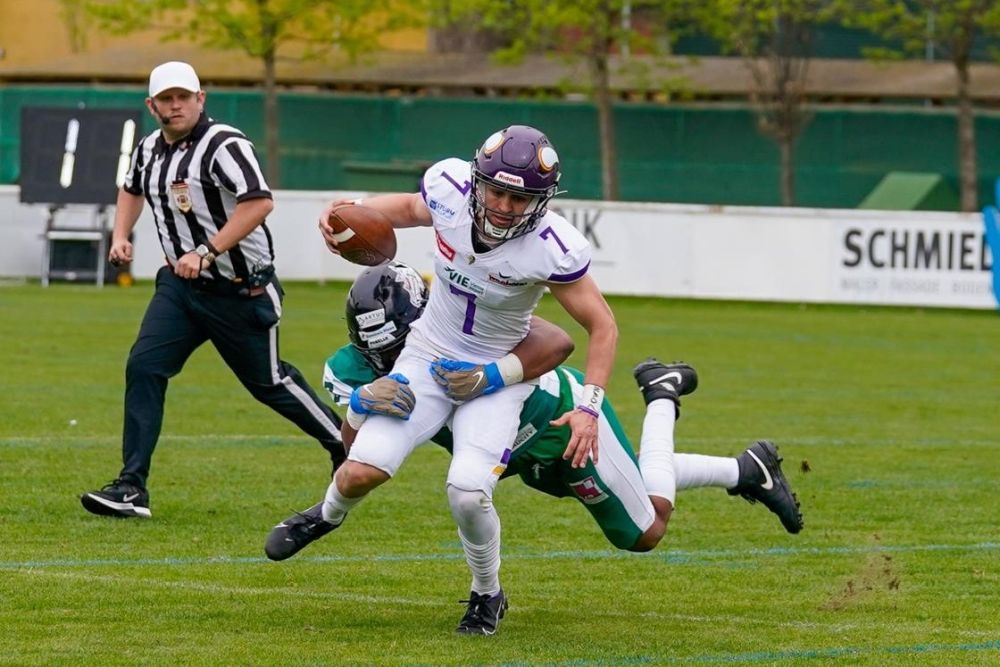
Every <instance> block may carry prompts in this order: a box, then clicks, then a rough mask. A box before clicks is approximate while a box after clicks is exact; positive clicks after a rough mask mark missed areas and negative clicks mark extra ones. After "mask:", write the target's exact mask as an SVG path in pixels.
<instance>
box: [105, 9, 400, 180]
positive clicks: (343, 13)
mask: <svg viewBox="0 0 1000 667" xmlns="http://www.w3.org/2000/svg"><path fill="white" fill-rule="evenodd" d="M390 2H391V0H146V1H145V2H136V1H135V0H89V2H88V3H87V11H88V14H89V15H90V16H92V17H94V19H95V20H96V21H97V23H98V25H99V26H100V27H101V28H103V29H105V30H108V31H109V32H112V33H114V34H127V33H131V32H136V31H139V30H149V29H152V30H155V31H158V32H160V33H162V35H163V39H164V40H191V41H194V42H195V43H197V44H199V45H201V46H206V47H210V48H217V49H222V50H227V51H242V52H243V53H245V54H246V55H248V56H250V57H252V58H255V59H257V60H259V61H260V63H261V67H262V75H263V82H264V125H265V141H264V144H265V154H266V156H267V167H266V169H267V178H268V181H269V182H270V184H271V186H272V187H277V186H279V185H280V173H279V169H280V162H281V161H280V152H279V148H278V96H277V77H276V72H275V65H276V63H277V60H278V57H279V53H280V55H281V56H282V57H288V58H291V59H300V60H308V59H319V58H323V57H324V56H326V55H327V54H329V53H330V52H332V51H334V50H337V51H340V52H342V53H344V54H346V55H347V56H348V57H349V58H352V59H353V58H355V57H356V56H358V55H360V54H361V53H364V52H367V51H370V50H372V49H373V48H375V47H376V46H377V44H378V37H379V35H380V34H381V33H382V32H383V31H385V30H391V29H393V28H395V27H399V26H401V25H403V24H404V23H405V22H406V21H409V20H412V17H411V16H409V15H407V14H406V13H405V12H401V11H397V10H398V8H394V11H388V6H389V4H390Z"/></svg>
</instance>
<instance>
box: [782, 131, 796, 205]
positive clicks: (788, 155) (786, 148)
mask: <svg viewBox="0 0 1000 667" xmlns="http://www.w3.org/2000/svg"><path fill="white" fill-rule="evenodd" d="M778 148H779V149H780V150H781V205H782V206H795V138H794V137H790V136H787V135H784V134H783V135H782V136H781V137H780V138H779V139H778Z"/></svg>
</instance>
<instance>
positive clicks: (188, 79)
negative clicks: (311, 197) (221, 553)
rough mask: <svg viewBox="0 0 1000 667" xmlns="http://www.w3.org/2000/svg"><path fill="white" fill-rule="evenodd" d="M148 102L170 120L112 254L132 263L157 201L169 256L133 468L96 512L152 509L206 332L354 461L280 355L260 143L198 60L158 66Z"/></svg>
mask: <svg viewBox="0 0 1000 667" xmlns="http://www.w3.org/2000/svg"><path fill="white" fill-rule="evenodd" d="M146 107H147V108H148V109H149V112H150V113H151V114H152V115H153V117H154V118H156V120H157V123H158V125H159V128H160V129H158V130H157V131H155V132H153V133H152V134H150V135H149V136H147V137H145V138H143V140H142V141H141V142H140V143H139V145H138V146H137V147H136V149H135V152H134V153H133V154H132V163H131V166H130V169H129V173H128V174H127V176H126V177H125V182H124V184H123V186H122V188H121V189H120V190H119V192H118V201H117V208H116V211H115V226H114V231H113V232H112V240H111V250H110V252H109V257H108V259H109V261H110V262H112V263H113V264H124V263H128V262H131V261H132V244H131V243H130V242H129V236H130V235H131V233H132V230H133V228H134V227H135V224H136V222H137V221H138V219H139V215H140V214H141V213H142V210H143V206H144V202H148V203H149V206H150V208H151V209H152V211H153V218H154V220H155V222H156V229H157V232H159V237H160V244H161V245H162V246H163V253H164V255H165V256H166V265H165V266H163V267H162V268H161V269H160V270H159V272H158V273H157V274H156V291H155V293H154V294H153V298H152V300H150V302H149V305H148V306H147V308H146V314H145V316H144V317H143V320H142V324H141V326H140V327H139V335H138V337H137V338H136V341H135V343H134V344H133V345H132V350H131V352H129V357H128V365H127V367H126V370H125V425H124V434H123V438H122V460H123V462H124V465H123V466H122V469H121V472H120V473H119V474H118V478H117V479H115V480H114V481H113V482H111V483H109V484H108V485H106V486H105V487H104V488H102V489H101V490H99V491H91V492H89V493H85V494H84V495H83V496H81V498H80V500H81V502H82V503H83V506H84V507H85V508H86V509H87V510H88V511H90V512H93V513H94V514H102V515H108V516H119V517H133V516H135V517H149V516H151V513H150V510H149V493H148V492H147V490H146V479H147V477H148V476H149V467H150V462H151V460H152V457H153V450H154V449H155V448H156V442H157V439H158V438H159V436H160V428H161V426H162V424H163V404H164V399H165V397H166V391H167V381H168V380H169V379H170V378H172V377H173V376H175V375H177V373H179V372H180V370H181V368H183V367H184V362H186V361H187V359H188V357H190V356H191V353H192V352H194V351H195V349H197V348H198V347H199V346H200V345H201V344H202V343H204V342H205V341H211V342H212V345H214V346H215V349H216V350H218V351H219V354H220V355H221V356H222V359H223V361H225V362H226V364H227V365H228V366H229V368H231V369H232V371H233V372H234V373H235V374H236V377H237V378H239V380H240V382H242V383H243V386H244V387H246V388H247V389H248V390H249V391H250V393H251V394H252V395H253V397H254V398H256V399H257V400H258V401H260V402H262V403H265V404H267V405H269V406H270V407H271V409H273V410H275V411H276V412H278V413H280V414H281V415H283V416H284V417H286V418H287V419H289V420H291V421H293V422H295V424H297V425H298V427H299V428H301V429H302V430H303V431H305V432H306V433H308V434H309V435H311V436H313V437H314V438H316V439H317V440H319V442H320V444H321V445H322V446H323V447H324V448H325V449H326V450H327V451H328V452H329V453H330V457H331V459H332V460H333V464H334V467H336V466H337V465H339V464H340V463H341V462H342V461H343V460H344V458H345V453H344V446H343V443H342V442H341V440H340V418H339V417H337V416H336V415H335V414H334V412H333V411H332V410H331V409H330V408H329V407H327V406H326V405H325V404H324V403H323V402H322V401H321V400H320V399H319V398H318V397H317V396H316V394H315V392H313V390H312V389H311V388H310V387H309V385H308V384H306V381H305V380H304V379H303V378H302V374H301V373H299V371H298V370H297V369H296V368H295V367H294V366H292V365H291V364H288V363H285V362H284V361H281V359H280V357H279V355H278V323H279V322H280V320H281V300H282V295H283V291H282V289H281V285H280V284H279V283H278V279H277V277H276V276H275V275H274V244H273V242H272V239H271V234H270V232H269V231H268V229H267V225H266V224H264V218H265V217H266V216H267V214H268V213H270V212H271V210H272V209H273V208H274V204H273V202H272V197H271V192H270V190H269V189H268V186H267V183H265V181H264V177H263V174H262V173H261V169H260V165H259V164H258V162H257V156H256V154H255V153H254V149H253V144H251V143H250V141H249V140H248V139H247V138H246V136H245V135H244V134H243V133H242V132H240V131H239V130H238V129H236V128H234V127H232V126H229V125H224V124H222V123H218V122H216V121H214V120H213V119H211V118H209V117H208V116H206V115H205V112H204V108H205V91H203V90H202V89H201V83H200V82H199V80H198V75H197V74H196V73H195V71H194V69H193V68H192V67H191V66H190V65H188V64H187V63H182V62H168V63H163V64H162V65H160V66H158V67H156V68H155V69H154V70H153V71H152V73H150V75H149V97H147V98H146ZM272 159H277V156H272Z"/></svg>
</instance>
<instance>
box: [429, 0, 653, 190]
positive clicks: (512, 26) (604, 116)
mask: <svg viewBox="0 0 1000 667" xmlns="http://www.w3.org/2000/svg"><path fill="white" fill-rule="evenodd" d="M668 4H669V1H668V0H507V1H506V2H496V0H437V2H434V3H432V5H433V7H434V11H435V12H436V14H437V18H438V20H439V21H443V22H444V23H445V24H446V25H448V24H461V23H462V22H468V20H469V17H476V19H477V20H479V21H481V23H480V25H481V29H483V30H485V31H487V32H488V33H489V34H492V35H494V36H501V37H502V38H503V41H504V45H503V46H501V47H499V48H495V49H493V54H494V56H495V57H496V59H497V60H499V61H500V62H508V63H511V62H518V61H520V60H521V59H523V58H524V57H525V56H526V55H527V54H529V53H538V52H543V51H548V52H554V53H556V54H558V55H559V56H562V57H564V58H566V59H567V60H569V61H571V62H577V63H583V64H584V65H585V67H586V70H587V78H586V81H576V82H573V83H574V84H575V87H577V88H578V89H580V90H583V91H585V92H587V93H588V94H589V95H591V96H592V97H593V99H594V102H595V105H596V107H597V118H598V133H599V137H600V146H601V182H602V191H603V197H604V199H606V200H616V199H618V198H619V186H618V171H617V168H616V163H617V153H618V151H617V141H616V137H615V125H614V110H613V107H612V102H613V98H614V95H613V93H612V90H611V75H612V73H613V69H614V68H613V64H612V62H613V60H612V59H613V56H614V55H615V53H616V52H620V51H622V50H623V49H626V48H627V49H629V50H635V49H641V50H643V51H645V52H647V53H655V52H658V51H660V50H662V49H661V48H660V46H659V45H660V44H662V43H663V42H664V41H669V34H668V31H667V29H666V27H667V25H668V23H667V22H666V21H659V22H656V21H652V22H649V23H647V24H646V25H647V26H648V28H649V31H650V32H651V33H653V34H643V33H642V32H640V31H637V30H634V29H632V28H631V26H630V25H629V22H628V20H626V19H627V17H628V16H630V15H636V14H641V13H643V12H647V13H651V12H658V11H661V10H662V9H663V8H664V6H666V5H668ZM442 16H443V18H442ZM623 71H624V68H623Z"/></svg>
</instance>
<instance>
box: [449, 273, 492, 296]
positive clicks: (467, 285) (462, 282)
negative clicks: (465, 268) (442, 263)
mask: <svg viewBox="0 0 1000 667" xmlns="http://www.w3.org/2000/svg"><path fill="white" fill-rule="evenodd" d="M444 273H445V277H446V278H447V279H448V282H450V283H451V284H452V285H455V286H456V287H461V288H462V289H464V290H467V291H469V292H472V293H473V294H475V295H476V296H482V295H484V294H486V288H485V287H483V286H482V285H480V284H479V283H478V282H476V281H475V280H473V279H472V278H470V277H469V276H467V275H465V274H464V273H462V272H461V271H457V270H455V269H454V268H452V267H450V266H446V267H444Z"/></svg>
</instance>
